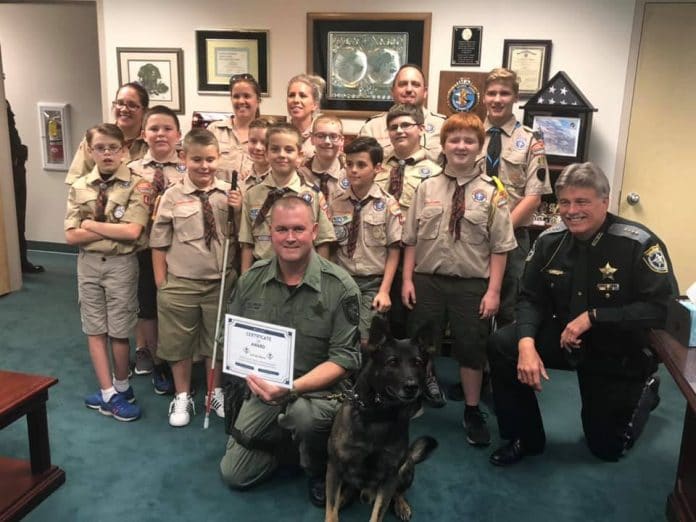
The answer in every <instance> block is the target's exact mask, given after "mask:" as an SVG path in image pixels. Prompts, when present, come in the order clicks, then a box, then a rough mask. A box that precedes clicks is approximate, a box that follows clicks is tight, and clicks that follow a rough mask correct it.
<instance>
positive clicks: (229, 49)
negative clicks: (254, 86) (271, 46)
mask: <svg viewBox="0 0 696 522" xmlns="http://www.w3.org/2000/svg"><path fill="white" fill-rule="evenodd" d="M196 56H197V58H198V92H199V93H201V94H227V93H229V85H230V83H229V82H230V76H233V75H235V74H244V73H248V74H251V75H252V76H253V77H254V78H256V81H258V82H259V86H260V87H261V95H262V96H268V95H269V92H270V91H269V88H268V31H265V30H253V31H251V30H249V31H196Z"/></svg>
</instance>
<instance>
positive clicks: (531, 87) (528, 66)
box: [503, 40, 553, 99]
mask: <svg viewBox="0 0 696 522" xmlns="http://www.w3.org/2000/svg"><path fill="white" fill-rule="evenodd" d="M552 45H553V42H552V41H551V40H505V41H504V42H503V67H505V68H507V69H510V70H513V71H515V72H516V73H517V76H518V79H519V81H520V91H519V97H520V98H521V99H526V98H529V97H530V96H532V95H533V94H534V93H535V92H537V91H538V90H539V89H541V86H542V85H544V84H545V83H546V82H547V81H548V79H549V68H550V66H551V48H552Z"/></svg>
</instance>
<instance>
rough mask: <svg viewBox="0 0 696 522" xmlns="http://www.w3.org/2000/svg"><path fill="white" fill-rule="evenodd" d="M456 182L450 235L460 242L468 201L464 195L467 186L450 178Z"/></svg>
mask: <svg viewBox="0 0 696 522" xmlns="http://www.w3.org/2000/svg"><path fill="white" fill-rule="evenodd" d="M450 179H451V180H452V181H453V182H454V193H453V194H452V213H451V215H450V221H449V229H448V230H449V233H450V234H452V236H453V237H454V240H455V241H459V237H460V235H461V230H460V229H461V227H460V226H459V225H460V224H461V222H462V217H464V210H465V209H466V200H465V198H464V195H465V193H466V184H463V185H460V184H459V183H458V181H457V178H450Z"/></svg>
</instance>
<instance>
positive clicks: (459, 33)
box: [450, 25, 483, 67]
mask: <svg viewBox="0 0 696 522" xmlns="http://www.w3.org/2000/svg"><path fill="white" fill-rule="evenodd" d="M482 40H483V27H482V26H480V25H455V26H454V27H452V55H451V57H450V65H451V66H452V67H467V66H476V67H480V66H481V41H482Z"/></svg>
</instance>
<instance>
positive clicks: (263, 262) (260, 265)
mask: <svg viewBox="0 0 696 522" xmlns="http://www.w3.org/2000/svg"><path fill="white" fill-rule="evenodd" d="M271 261H273V258H268V259H259V260H258V261H255V262H254V264H253V265H251V266H250V267H249V270H247V272H251V271H252V270H258V269H259V268H263V267H264V266H266V265H268V263H270V262H271Z"/></svg>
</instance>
